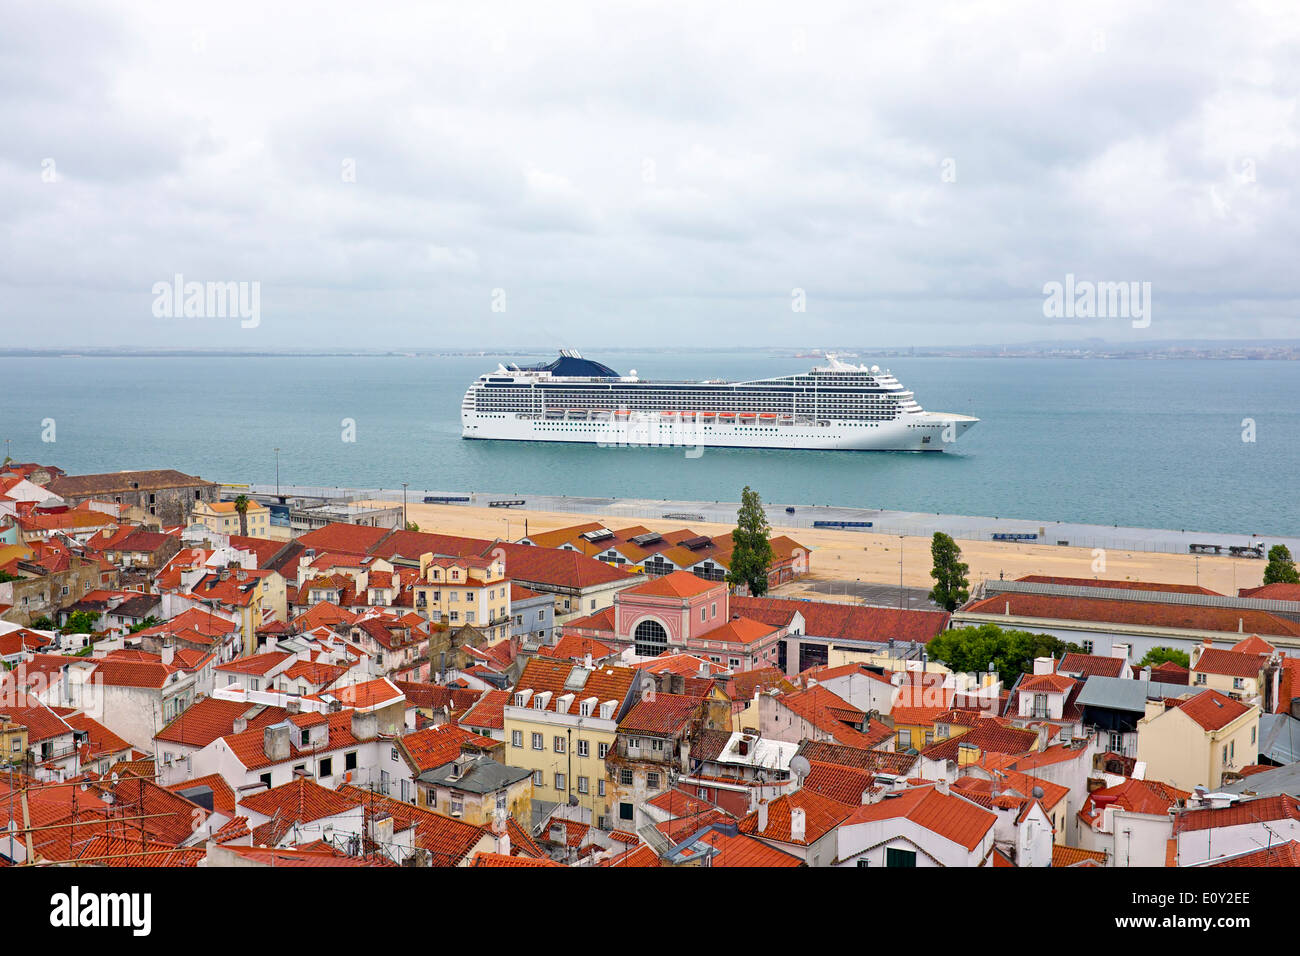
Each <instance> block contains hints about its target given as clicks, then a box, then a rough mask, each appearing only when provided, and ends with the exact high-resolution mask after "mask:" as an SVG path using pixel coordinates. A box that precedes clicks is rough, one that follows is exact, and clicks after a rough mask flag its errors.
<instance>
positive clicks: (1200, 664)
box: [1191, 642, 1264, 679]
mask: <svg viewBox="0 0 1300 956" xmlns="http://www.w3.org/2000/svg"><path fill="white" fill-rule="evenodd" d="M1261 643H1262V642H1261ZM1263 669H1264V658H1262V657H1260V656H1259V655H1258V654H1239V653H1237V652H1236V651H1224V650H1220V649H1219V648H1217V647H1207V648H1206V649H1205V650H1203V651H1202V652H1201V656H1200V657H1198V658H1197V659H1196V663H1195V664H1193V665H1192V668H1191V670H1192V673H1193V674H1195V673H1200V672H1204V673H1206V674H1222V675H1224V676H1226V677H1249V678H1252V679H1257V678H1258V677H1259V672H1260V671H1262V670H1263Z"/></svg>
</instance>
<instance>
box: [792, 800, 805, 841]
mask: <svg viewBox="0 0 1300 956" xmlns="http://www.w3.org/2000/svg"><path fill="white" fill-rule="evenodd" d="M807 833H808V825H807V817H806V815H805V814H804V811H803V808H802V807H791V808H790V839H791V840H794V841H796V842H798V841H800V840H804V839H806V837H807Z"/></svg>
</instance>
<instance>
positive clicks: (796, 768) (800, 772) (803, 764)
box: [790, 754, 812, 779]
mask: <svg viewBox="0 0 1300 956" xmlns="http://www.w3.org/2000/svg"><path fill="white" fill-rule="evenodd" d="M810 770H812V764H810V763H809V762H808V758H807V757H801V756H800V755H799V754H795V755H794V756H793V757H791V758H790V772H791V773H793V774H794V775H795V776H796V777H799V778H800V779H803V778H804V777H806V776H808V772H809V771H810Z"/></svg>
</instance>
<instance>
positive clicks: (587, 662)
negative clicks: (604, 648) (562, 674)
mask: <svg viewBox="0 0 1300 956" xmlns="http://www.w3.org/2000/svg"><path fill="white" fill-rule="evenodd" d="M582 666H583V667H585V668H587V670H591V652H590V651H588V652H587V653H586V654H584V655H583V656H582Z"/></svg>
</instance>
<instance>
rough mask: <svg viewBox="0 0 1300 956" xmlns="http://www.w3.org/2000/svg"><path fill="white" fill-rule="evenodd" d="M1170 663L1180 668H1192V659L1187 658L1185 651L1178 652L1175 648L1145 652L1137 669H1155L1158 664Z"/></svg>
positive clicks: (1155, 648)
mask: <svg viewBox="0 0 1300 956" xmlns="http://www.w3.org/2000/svg"><path fill="white" fill-rule="evenodd" d="M1170 661H1172V662H1173V663H1175V664H1177V665H1179V666H1180V667H1191V666H1192V659H1191V658H1190V657H1188V656H1187V652H1186V651H1180V650H1179V649H1178V648H1176V647H1153V648H1151V650H1149V651H1147V652H1146V655H1145V656H1144V657H1143V658H1142V660H1141V661H1140V662H1139V663H1138V667H1155V666H1157V665H1159V664H1168V663H1169V662H1170Z"/></svg>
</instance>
